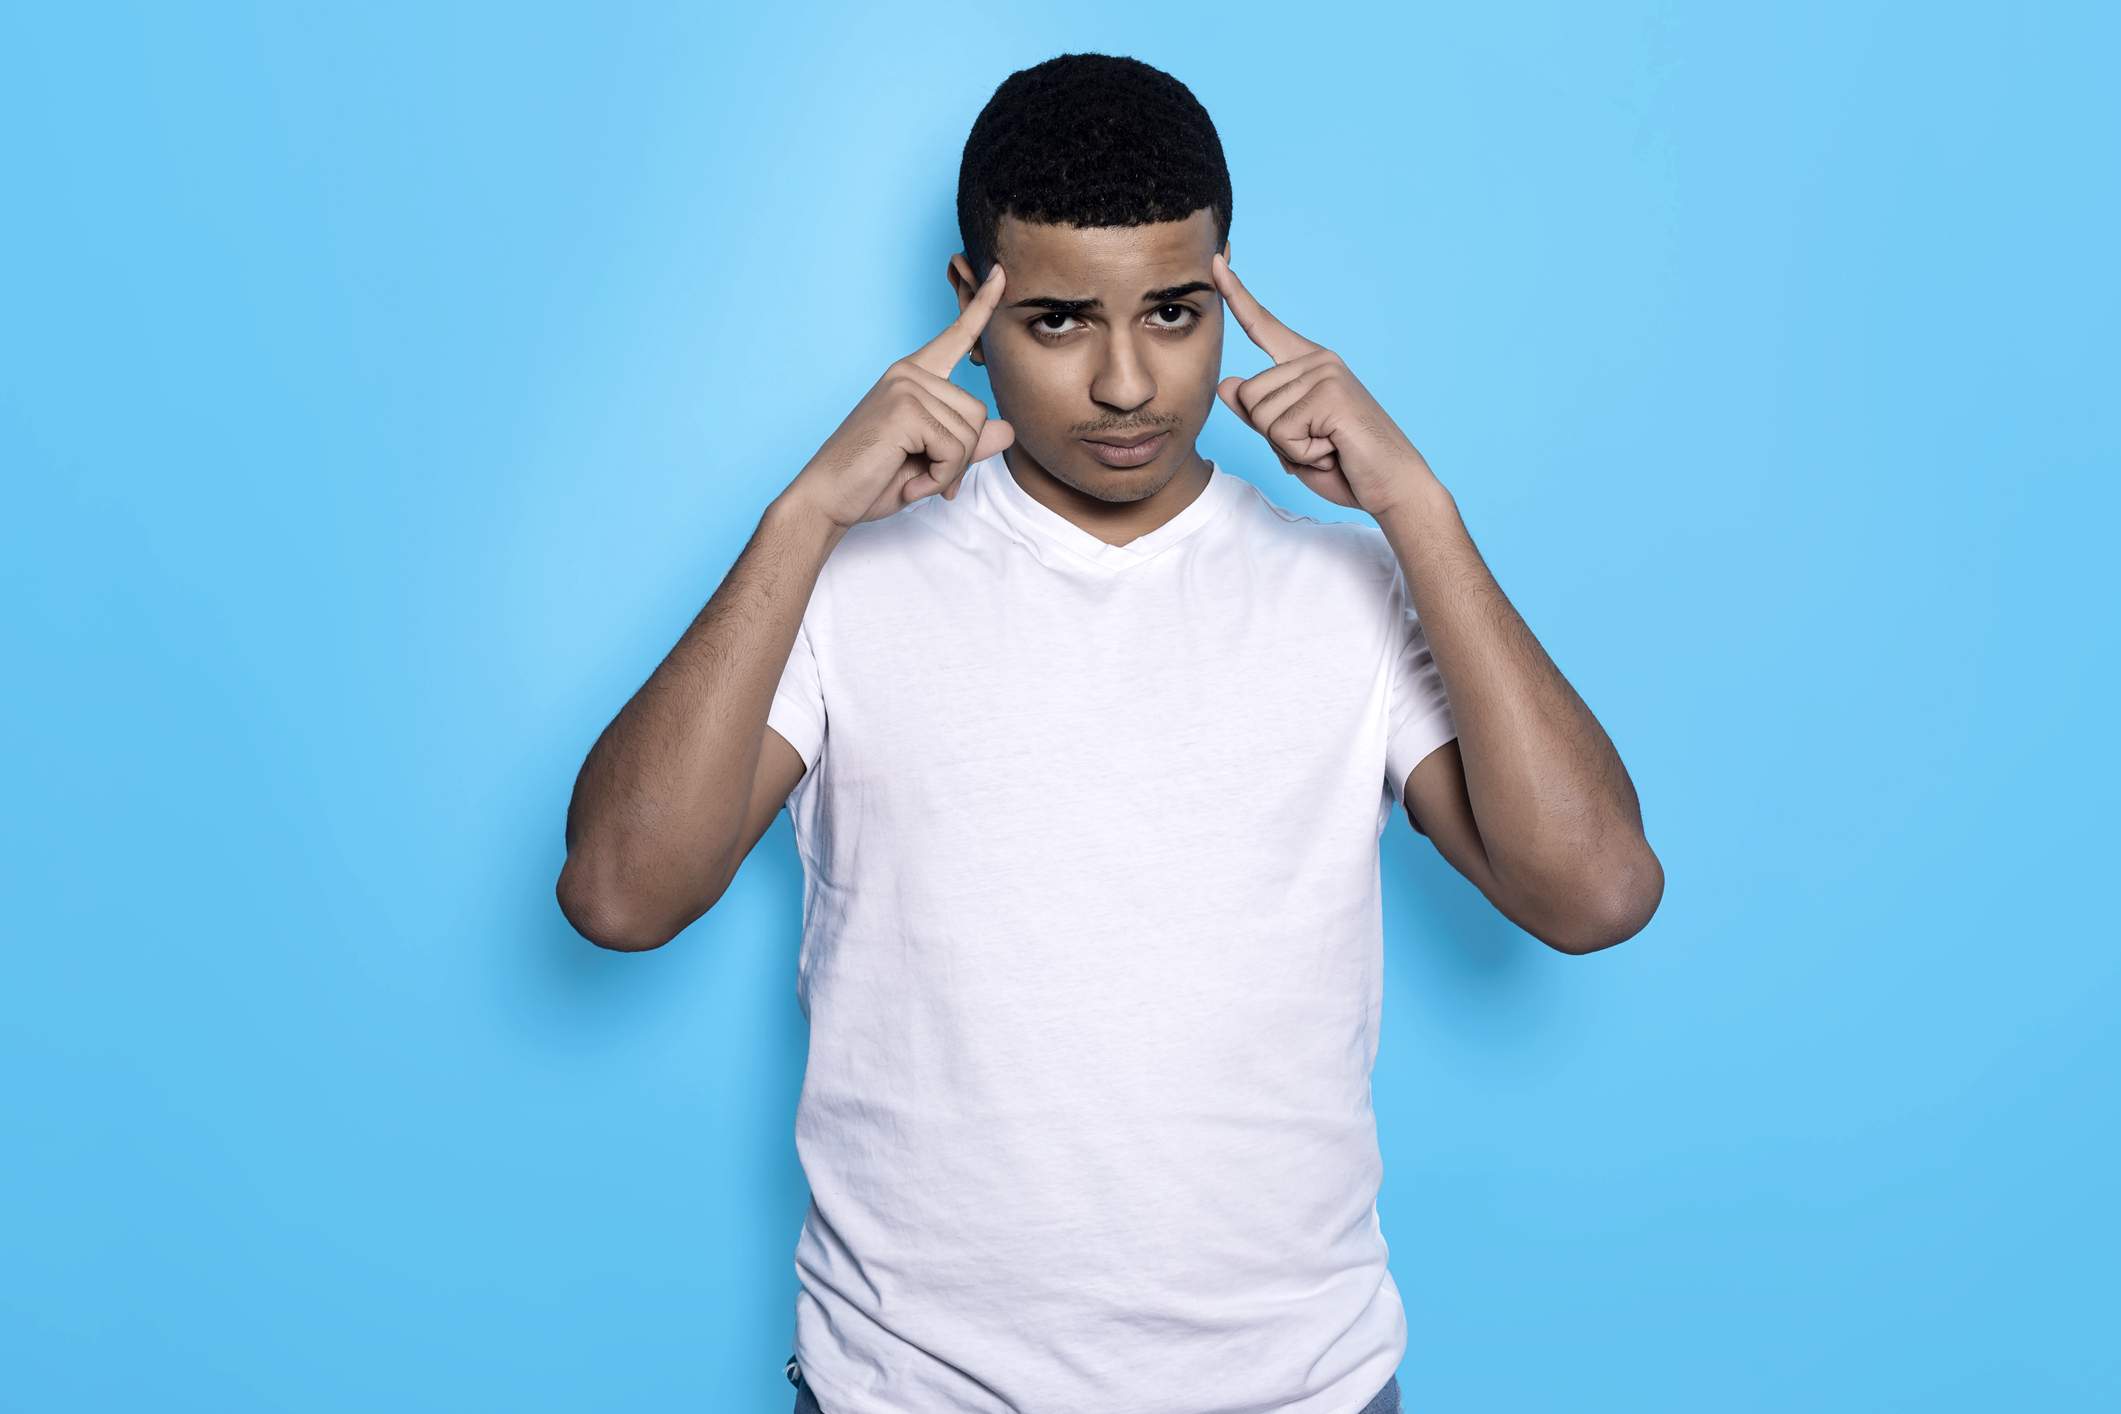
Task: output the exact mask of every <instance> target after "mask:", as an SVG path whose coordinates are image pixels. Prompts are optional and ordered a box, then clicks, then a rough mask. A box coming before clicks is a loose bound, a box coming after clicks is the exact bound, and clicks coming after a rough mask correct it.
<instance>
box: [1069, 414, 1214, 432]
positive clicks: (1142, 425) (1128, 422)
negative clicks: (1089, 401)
mask: <svg viewBox="0 0 2121 1414" xmlns="http://www.w3.org/2000/svg"><path fill="white" fill-rule="evenodd" d="M1183 421H1185V419H1184V418H1181V417H1178V416H1176V415H1175V414H1172V413H1167V412H1166V413H1127V414H1123V415H1122V414H1114V415H1113V416H1110V417H1101V418H1099V419H1098V420H1097V421H1095V422H1078V423H1076V424H1075V425H1074V426H1073V427H1071V428H1069V429H1068V435H1069V436H1070V437H1095V436H1097V435H1098V434H1099V433H1103V432H1141V431H1144V430H1146V429H1150V428H1156V427H1176V426H1178V425H1179V424H1180V423H1181V422H1183Z"/></svg>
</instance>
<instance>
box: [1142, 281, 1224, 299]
mask: <svg viewBox="0 0 2121 1414" xmlns="http://www.w3.org/2000/svg"><path fill="white" fill-rule="evenodd" d="M1214 288H1215V286H1213V285H1211V284H1209V283H1208V282H1207V281H1206V280H1195V281H1193V282H1192V283H1191V284H1189V285H1173V286H1171V287H1170V288H1169V289H1167V290H1151V291H1149V293H1147V294H1145V295H1143V296H1142V303H1143V304H1168V303H1169V302H1170V301H1172V300H1175V299H1183V298H1185V297H1186V296H1187V295H1197V294H1199V293H1200V292H1201V291H1203V290H1213V289H1214Z"/></svg>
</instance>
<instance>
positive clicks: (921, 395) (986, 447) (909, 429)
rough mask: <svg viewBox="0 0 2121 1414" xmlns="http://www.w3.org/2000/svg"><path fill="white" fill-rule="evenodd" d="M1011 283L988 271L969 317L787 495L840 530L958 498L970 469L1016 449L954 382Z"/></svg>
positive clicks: (861, 409)
mask: <svg viewBox="0 0 2121 1414" xmlns="http://www.w3.org/2000/svg"><path fill="white" fill-rule="evenodd" d="M1007 283H1008V280H1007V277H1006V276H1005V275H1003V273H1002V267H1001V266H999V265H996V266H995V267H994V268H993V269H991V270H989V271H988V272H987V279H986V283H984V284H983V285H981V286H980V290H979V293H978V294H977V295H975V296H974V297H973V300H972V303H970V304H968V305H966V306H965V310H964V313H962V314H960V315H958V317H957V319H956V321H955V322H954V323H952V324H951V325H950V327H949V328H947V329H945V330H943V332H942V333H940V334H938V335H936V336H935V338H934V339H932V340H931V341H929V343H928V344H927V345H926V346H925V347H924V348H922V349H921V350H920V351H919V352H918V353H914V354H909V355H908V356H907V357H905V358H902V359H900V360H899V361H898V362H897V363H894V364H892V365H891V367H889V368H887V369H885V370H884V376H883V377H882V378H880V379H878V380H877V384H876V386H875V387H874V388H871V389H870V390H869V392H868V394H867V395H866V396H864V397H863V399H862V400H861V402H859V403H857V404H856V405H855V408H854V411H853V412H851V413H849V414H847V420H846V421H845V422H842V423H841V424H840V426H839V430H838V431H836V432H834V433H833V434H832V436H830V437H829V438H827V439H826V441H825V445H824V446H822V447H820V448H818V453H817V455H816V456H814V457H812V458H811V459H810V464H809V465H808V466H806V467H804V468H803V469H802V471H801V472H800V473H798V474H797V476H796V478H795V480H794V482H793V483H791V484H790V486H789V487H788V490H787V492H786V493H785V494H786V495H787V496H788V497H789V498H792V499H793V500H794V501H795V502H796V503H799V504H801V505H803V506H805V507H808V508H809V509H810V510H812V511H814V512H816V513H817V514H821V515H823V516H824V517H826V518H827V519H828V520H830V521H831V522H832V523H833V524H834V525H835V526H836V527H838V528H839V529H841V530H844V529H846V528H847V527H849V526H852V525H858V524H860V523H861V522H863V521H865V520H881V519H883V518H884V517H885V516H888V515H891V514H894V513H895V512H897V511H899V510H901V509H903V508H904V507H906V506H908V505H911V504H912V503H913V502H915V501H918V500H920V499H921V498H922V497H923V496H933V495H935V494H936V493H937V492H941V493H942V495H943V497H944V499H946V500H947V499H950V498H952V497H954V496H956V495H957V484H958V481H959V479H960V478H962V477H963V476H964V474H965V470H966V468H968V467H970V466H971V465H972V464H973V463H974V462H977V461H983V460H985V459H986V458H988V457H991V456H993V455H994V454H995V453H996V452H999V451H1001V450H1002V449H1003V448H1004V447H1007V446H1008V445H1009V444H1010V443H1011V442H1014V441H1015V440H1016V431H1015V429H1014V428H1012V427H1010V426H1009V424H1008V423H1006V422H1003V421H1001V420H1000V419H999V418H996V419H993V420H991V421H990V420H989V419H988V417H987V405H986V403H984V402H982V401H981V400H980V399H979V398H977V397H975V396H973V395H972V394H971V393H968V392H966V391H965V390H964V389H963V388H960V387H958V386H957V385H956V384H955V383H952V382H951V381H950V371H951V370H952V369H953V368H955V367H957V361H958V360H959V359H961V358H963V357H964V356H965V355H966V354H967V353H968V352H970V351H971V349H972V346H973V344H974V343H975V342H977V341H978V339H979V336H980V331H981V330H983V329H985V328H986V327H987V320H988V318H989V317H990V316H991V315H992V314H993V313H994V311H995V308H996V306H998V305H999V304H1000V303H1001V300H1002V289H1003V287H1004V286H1005V285H1006V284H1007Z"/></svg>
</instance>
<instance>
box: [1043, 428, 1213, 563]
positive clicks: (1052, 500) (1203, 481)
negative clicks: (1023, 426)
mask: <svg viewBox="0 0 2121 1414" xmlns="http://www.w3.org/2000/svg"><path fill="white" fill-rule="evenodd" d="M1003 461H1004V463H1005V464H1006V465H1007V466H1008V468H1009V474H1010V476H1012V477H1013V478H1015V480H1016V484H1017V485H1018V486H1021V487H1022V488H1023V490H1024V494H1025V495H1026V496H1029V497H1030V498H1031V499H1032V500H1034V501H1036V502H1038V503H1039V504H1040V505H1042V506H1044V507H1045V508H1046V509H1047V510H1049V511H1051V512H1053V513H1054V514H1055V515H1057V516H1059V517H1060V518H1061V519H1062V520H1065V521H1067V522H1068V523H1069V524H1071V525H1073V526H1075V527H1076V528H1077V529H1080V530H1084V531H1087V532H1089V533H1090V534H1092V535H1094V536H1096V537H1097V538H1098V539H1100V540H1102V541H1104V542H1105V543H1106V544H1107V545H1125V544H1127V543H1128V542H1129V541H1132V540H1139V539H1140V538H1141V537H1142V536H1144V535H1147V534H1148V533H1149V532H1150V531H1152V530H1158V529H1161V528H1162V527H1163V526H1166V525H1168V524H1170V523H1171V521H1172V519H1173V518H1175V517H1176V516H1177V515H1178V513H1179V512H1180V511H1182V510H1184V509H1185V508H1186V507H1188V506H1190V505H1192V504H1193V503H1194V502H1195V501H1196V500H1198V499H1199V498H1200V493H1201V492H1203V491H1205V490H1207V489H1208V481H1209V479H1210V477H1211V476H1212V474H1213V473H1212V471H1211V469H1210V468H1209V466H1208V463H1207V460H1206V459H1205V458H1203V457H1202V456H1201V454H1200V453H1199V452H1198V451H1197V450H1195V449H1193V448H1191V447H1188V448H1187V449H1186V459H1185V461H1183V462H1182V463H1180V464H1179V468H1178V470H1177V471H1175V472H1173V473H1172V475H1171V478H1170V480H1168V481H1166V482H1164V484H1163V485H1161V486H1159V487H1157V488H1156V489H1155V490H1154V491H1151V492H1150V493H1149V494H1148V495H1146V496H1144V497H1142V498H1141V499H1140V500H1138V501H1107V500H1104V499H1102V498H1100V497H1097V496H1093V495H1091V494H1090V493H1089V492H1087V491H1084V490H1081V489H1079V488H1077V487H1074V486H1070V485H1069V484H1068V483H1067V482H1065V481H1062V480H1061V479H1060V478H1059V477H1057V476H1055V475H1054V474H1053V473H1052V472H1050V471H1048V470H1046V469H1045V468H1044V467H1042V466H1040V465H1039V464H1038V462H1037V461H1036V460H1035V459H1034V458H1032V457H1031V456H1030V455H1029V454H1028V453H1026V452H1024V451H1023V449H1022V448H1020V447H1011V448H1010V449H1009V450H1008V451H1007V452H1006V453H1004V454H1003Z"/></svg>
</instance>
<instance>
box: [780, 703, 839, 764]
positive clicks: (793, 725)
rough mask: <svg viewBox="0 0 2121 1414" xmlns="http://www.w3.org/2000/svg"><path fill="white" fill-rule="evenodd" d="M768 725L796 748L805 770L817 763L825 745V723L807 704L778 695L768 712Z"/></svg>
mask: <svg viewBox="0 0 2121 1414" xmlns="http://www.w3.org/2000/svg"><path fill="white" fill-rule="evenodd" d="M766 725H767V726H768V727H771V728H772V729H773V730H774V731H777V732H779V733H780V734H781V736H782V738H783V739H785V740H786V741H787V743H788V744H789V745H790V746H792V747H794V748H795V753H796V755H798V756H800V757H802V758H803V769H804V770H805V771H808V770H809V769H810V768H811V767H812V766H815V765H816V764H817V754H818V752H819V751H820V750H821V749H823V747H824V745H825V724H824V723H823V722H821V721H818V720H817V718H816V717H814V716H813V715H812V714H811V712H810V710H809V708H808V706H807V704H803V703H796V702H790V701H789V700H788V699H787V698H785V697H779V696H776V697H775V698H774V699H773V707H772V710H770V711H768V712H767V713H766Z"/></svg>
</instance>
